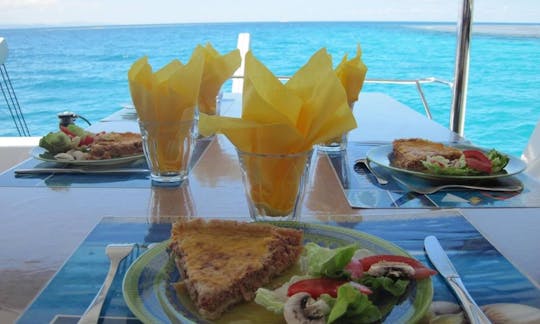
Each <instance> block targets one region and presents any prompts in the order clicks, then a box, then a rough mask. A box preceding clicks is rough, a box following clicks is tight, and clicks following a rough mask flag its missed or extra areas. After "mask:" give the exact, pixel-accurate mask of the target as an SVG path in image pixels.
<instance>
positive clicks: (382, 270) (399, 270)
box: [367, 261, 414, 278]
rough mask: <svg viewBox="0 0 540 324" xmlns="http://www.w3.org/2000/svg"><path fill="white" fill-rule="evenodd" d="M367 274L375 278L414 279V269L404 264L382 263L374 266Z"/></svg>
mask: <svg viewBox="0 0 540 324" xmlns="http://www.w3.org/2000/svg"><path fill="white" fill-rule="evenodd" d="M367 274H369V275H371V276H374V277H381V276H386V277H391V278H412V277H413V276H414V268H413V267H411V266H410V265H408V264H406V263H404V262H392V261H380V262H377V263H374V264H372V265H371V267H369V270H368V271H367Z"/></svg>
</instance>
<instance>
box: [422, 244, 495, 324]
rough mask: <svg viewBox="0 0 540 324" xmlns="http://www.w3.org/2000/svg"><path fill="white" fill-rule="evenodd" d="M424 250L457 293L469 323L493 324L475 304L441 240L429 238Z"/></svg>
mask: <svg viewBox="0 0 540 324" xmlns="http://www.w3.org/2000/svg"><path fill="white" fill-rule="evenodd" d="M424 248H425V250H426V253H427V255H428V257H429V259H430V260H431V263H433V265H434V266H435V268H437V270H438V271H439V273H440V274H441V275H442V276H443V277H444V279H446V282H447V283H448V285H449V286H450V287H451V288H452V290H453V291H454V292H455V294H456V296H457V297H458V299H459V300H460V301H461V304H462V305H463V308H464V310H465V312H466V313H467V316H468V317H469V321H470V322H471V323H473V324H475V323H491V321H490V320H489V318H487V317H486V315H485V314H484V313H483V312H482V310H481V309H480V307H478V305H477V304H476V303H475V302H474V300H473V299H472V297H471V295H469V292H468V291H467V289H466V288H465V285H464V284H463V282H462V281H461V278H460V276H459V274H458V273H457V271H456V269H455V268H454V265H453V264H452V262H451V261H450V259H449V258H448V255H446V252H444V250H443V248H442V247H441V244H440V243H439V240H437V238H436V237H435V236H428V237H426V238H425V239H424Z"/></svg>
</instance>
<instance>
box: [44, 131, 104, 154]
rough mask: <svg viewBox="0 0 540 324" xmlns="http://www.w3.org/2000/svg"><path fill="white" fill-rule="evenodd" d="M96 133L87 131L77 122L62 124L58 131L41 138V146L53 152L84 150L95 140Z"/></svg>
mask: <svg viewBox="0 0 540 324" xmlns="http://www.w3.org/2000/svg"><path fill="white" fill-rule="evenodd" d="M94 137H95V134H94V133H91V132H88V131H85V130H84V129H82V128H81V127H79V126H77V125H75V124H69V125H68V126H60V130H59V131H57V132H50V133H48V134H47V135H45V136H43V137H42V138H41V139H40V140H39V146H40V147H43V148H44V149H46V150H47V151H48V152H49V153H51V154H58V153H65V152H67V151H69V150H72V149H78V150H84V148H85V147H87V146H88V145H90V144H92V143H93V142H94Z"/></svg>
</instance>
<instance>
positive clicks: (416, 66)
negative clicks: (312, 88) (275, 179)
mask: <svg viewBox="0 0 540 324" xmlns="http://www.w3.org/2000/svg"><path fill="white" fill-rule="evenodd" d="M433 26H434V27H435V29H433V28H431V27H433ZM532 26H533V27H535V28H536V27H538V26H536V25H532ZM452 27H453V26H452V25H440V24H437V25H433V24H429V25H428V24H419V23H351V22H341V23H335V22H334V23H332V22H324V23H231V24H181V25H153V26H114V27H113V26H108V27H80V28H32V29H3V30H2V29H0V37H5V38H6V40H7V42H8V46H9V49H10V53H9V57H8V60H7V61H6V63H5V65H6V68H7V69H8V71H9V74H10V77H11V80H12V82H13V86H14V87H15V91H16V94H17V96H18V99H19V102H20V105H21V107H22V109H23V112H24V114H25V117H26V120H27V123H28V126H29V128H30V132H31V134H32V135H34V136H40V135H43V134H44V133H47V132H48V131H51V130H53V129H55V128H56V124H57V118H56V114H57V113H58V112H61V111H65V110H70V111H75V112H76V113H78V114H80V115H82V116H85V117H86V118H88V119H90V120H92V121H98V120H99V119H101V118H103V117H106V116H107V115H109V114H111V113H112V112H114V111H116V110H118V109H119V108H120V107H121V105H123V104H130V103H131V98H130V95H129V89H128V83H127V71H128V69H129V68H130V66H131V64H132V63H133V62H134V61H135V60H137V59H138V58H140V57H141V56H143V55H147V56H148V57H149V61H150V63H151V64H152V65H153V66H154V69H157V68H160V67H162V66H163V65H165V64H166V63H168V62H169V61H171V60H172V59H175V58H179V59H180V60H181V61H182V62H185V61H186V60H187V59H188V58H189V56H190V55H191V52H192V50H193V48H194V47H195V46H196V45H197V44H204V43H206V42H211V43H212V44H213V45H214V46H215V47H216V48H217V49H218V50H219V51H220V52H222V53H224V52H228V51H230V50H232V49H234V48H235V47H236V39H237V35H238V33H241V32H248V33H250V34H251V48H252V50H253V53H254V54H255V56H257V57H258V58H259V59H260V60H261V61H263V62H264V63H265V64H266V65H267V66H268V67H269V68H270V69H271V70H272V71H273V72H274V73H275V74H276V75H292V74H293V73H294V72H295V71H296V70H297V69H298V68H299V67H300V66H302V65H303V64H304V63H305V62H306V61H307V60H308V59H309V57H310V56H311V55H312V54H313V53H314V52H315V51H317V50H318V49H320V48H321V47H326V48H327V49H328V51H329V53H330V54H332V56H333V58H334V63H335V64H337V63H338V62H339V61H340V60H341V58H342V56H343V54H345V53H349V54H351V55H352V54H354V53H355V50H356V44H358V43H360V44H361V46H362V49H363V58H364V61H365V63H366V64H367V66H368V68H369V71H368V78H370V79H376V78H386V79H418V78H424V77H436V78H439V79H445V80H452V79H453V70H454V55H455V44H456V36H455V33H454V32H453V31H452V30H453V29H454V28H452ZM510 27H512V28H514V30H515V33H512V32H510V33H508V32H505V33H501V32H500V31H499V30H498V29H496V28H493V29H494V33H491V34H490V33H488V34H486V33H484V32H485V29H488V30H489V28H490V26H489V25H487V26H485V25H483V26H482V31H483V32H482V33H477V34H473V40H472V47H471V66H470V84H469V92H468V104H467V111H466V118H467V119H466V123H465V136H467V137H468V138H469V139H471V140H472V141H473V142H474V143H475V144H477V145H481V146H487V147H495V148H497V149H499V150H502V151H505V152H507V153H510V154H514V155H520V154H521V152H522V150H523V148H524V147H525V145H526V143H527V139H528V137H529V135H530V133H531V132H532V130H533V128H534V126H535V125H536V122H537V121H538V119H540V101H539V100H538V98H540V64H539V63H540V38H539V37H538V35H534V34H533V35H530V34H527V36H523V33H520V31H521V30H522V29H524V28H530V27H531V25H515V26H510ZM507 30H508V28H506V31H507ZM473 31H474V30H473ZM227 87H230V85H229V84H227V85H226V88H227ZM424 90H425V93H426V97H427V99H428V101H429V104H430V107H431V110H432V114H433V118H434V119H435V120H436V121H437V122H439V123H441V124H443V125H448V123H449V118H450V106H451V89H450V88H449V87H447V86H444V85H439V84H438V85H434V84H428V85H424ZM363 91H382V92H386V93H388V94H390V95H391V96H393V97H395V98H396V99H397V100H399V101H401V102H403V103H405V104H407V105H409V106H411V107H413V108H414V109H416V110H418V111H420V112H423V106H422V104H421V101H420V97H419V96H418V93H417V92H416V87H415V86H412V85H405V86H404V85H399V86H396V85H377V84H366V86H365V87H364V90H363ZM381 109H383V108H382V107H381ZM16 135H17V131H16V129H15V127H14V125H13V124H12V121H11V118H10V117H9V114H8V112H7V109H6V108H5V104H4V101H3V99H1V100H0V136H16Z"/></svg>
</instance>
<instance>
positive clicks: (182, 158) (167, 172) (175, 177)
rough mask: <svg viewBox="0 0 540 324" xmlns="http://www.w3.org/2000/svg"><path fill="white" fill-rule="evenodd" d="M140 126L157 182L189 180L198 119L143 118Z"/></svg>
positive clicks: (145, 149) (152, 177) (153, 182)
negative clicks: (166, 119)
mask: <svg viewBox="0 0 540 324" xmlns="http://www.w3.org/2000/svg"><path fill="white" fill-rule="evenodd" d="M139 127H140V129H141V135H142V140H143V150H144V156H145V158H146V162H147V163H148V166H149V167H150V171H151V173H150V177H151V179H152V184H154V185H180V184H181V183H182V182H183V181H184V180H185V179H187V177H188V174H189V168H190V160H191V156H192V155H193V149H194V147H195V139H196V138H197V119H191V120H178V121H142V120H139Z"/></svg>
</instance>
